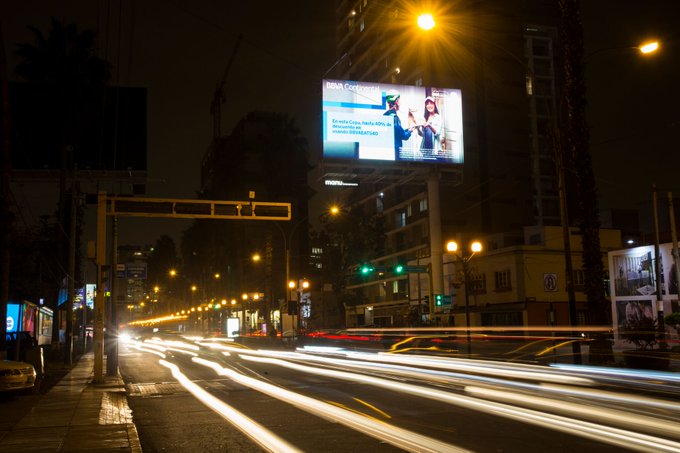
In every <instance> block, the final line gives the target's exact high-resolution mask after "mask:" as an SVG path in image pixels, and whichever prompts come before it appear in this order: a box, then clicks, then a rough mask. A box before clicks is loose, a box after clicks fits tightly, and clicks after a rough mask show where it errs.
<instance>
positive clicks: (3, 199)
mask: <svg viewBox="0 0 680 453" xmlns="http://www.w3.org/2000/svg"><path fill="white" fill-rule="evenodd" d="M2 36H3V35H2V28H0V99H1V100H2V113H1V115H2V124H1V125H0V138H1V139H2V170H1V171H2V173H1V174H0V320H2V322H0V360H2V359H5V358H6V354H7V352H6V349H7V347H6V345H7V340H6V333H7V323H6V322H5V319H7V302H9V265H10V253H9V241H10V235H11V232H12V222H13V220H14V219H13V215H12V212H11V211H10V208H9V206H10V190H11V189H10V185H9V178H10V174H11V166H12V154H11V141H10V118H9V83H8V82H7V64H6V60H5V46H4V41H3V37H2Z"/></svg>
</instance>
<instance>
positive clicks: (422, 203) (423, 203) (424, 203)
mask: <svg viewBox="0 0 680 453" xmlns="http://www.w3.org/2000/svg"><path fill="white" fill-rule="evenodd" d="M419 208H420V212H423V211H427V198H423V199H422V200H420V203H419Z"/></svg>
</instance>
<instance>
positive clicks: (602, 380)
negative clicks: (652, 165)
mask: <svg viewBox="0 0 680 453" xmlns="http://www.w3.org/2000/svg"><path fill="white" fill-rule="evenodd" d="M194 341H195V344H189V343H185V342H178V341H172V342H165V341H164V340H162V339H154V340H153V341H151V342H145V343H133V346H134V347H136V348H137V349H139V350H144V349H146V348H153V350H151V351H148V352H152V353H156V354H168V357H167V358H166V359H165V360H162V361H161V363H163V365H164V366H166V367H168V368H171V367H170V365H172V366H173V367H175V368H174V369H173V368H171V369H172V370H173V376H175V378H176V379H177V380H178V381H180V382H181V383H182V385H183V386H184V387H185V388H187V389H190V388H191V389H192V390H191V392H192V394H194V395H196V397H197V398H199V399H200V400H201V401H202V402H203V403H204V404H206V405H207V406H209V407H211V408H212V409H213V410H216V411H217V410H218V409H215V408H219V407H221V405H224V404H226V403H224V402H220V401H219V399H218V400H217V401H215V400H214V399H217V397H216V396H214V395H211V393H210V392H208V391H207V390H204V389H201V388H200V387H198V386H196V384H195V383H193V382H191V380H190V379H189V378H187V377H186V374H185V373H186V372H185V371H184V370H183V369H184V368H185V367H188V366H189V364H190V362H189V358H185V359H183V360H179V361H176V360H174V359H173V357H172V355H171V354H170V353H171V352H177V353H179V354H180V356H178V357H177V359H180V358H181V357H182V356H185V355H188V356H190V361H191V363H196V364H200V365H202V366H205V367H208V368H210V369H212V370H213V371H215V372H216V373H217V375H218V376H220V377H226V378H228V379H229V380H231V381H233V382H235V383H237V384H239V385H241V386H244V387H246V388H248V389H252V390H256V391H257V392H260V393H262V394H265V395H267V396H269V397H272V398H275V399H278V400H280V401H283V402H284V403H287V404H289V405H292V406H294V407H297V408H298V409H302V410H303V411H305V412H307V413H310V414H312V415H314V416H317V417H321V418H323V419H327V420H329V421H332V422H335V423H341V424H343V425H345V426H346V427H348V428H349V429H352V430H355V431H357V432H360V433H362V434H365V435H368V436H371V437H374V438H376V439H379V440H380V441H382V442H387V443H390V444H392V445H394V446H397V447H399V448H403V449H405V450H409V451H423V452H439V451H452V452H459V451H466V448H465V447H462V446H460V445H459V444H458V443H457V442H450V441H443V440H440V439H438V438H437V436H435V437H432V436H431V435H430V434H432V433H431V432H428V433H427V434H428V435H425V434H423V433H419V432H416V431H414V430H409V429H405V428H403V427H400V426H398V425H399V423H400V420H399V417H394V416H393V412H394V408H393V410H392V411H390V413H388V412H386V411H384V410H383V408H381V406H380V403H379V402H376V401H370V402H369V401H366V398H363V399H362V398H358V397H357V396H356V395H355V394H353V392H352V393H349V392H350V391H351V390H350V389H358V388H359V387H347V388H346V389H344V388H343V387H339V389H340V390H339V391H340V392H342V393H344V394H345V395H346V396H347V397H348V398H349V399H350V400H351V401H355V402H357V403H358V404H361V405H362V406H364V407H365V408H369V409H371V411H373V413H374V415H373V416H371V415H369V414H366V413H363V412H360V411H358V410H355V409H352V408H350V407H347V406H346V405H345V404H342V403H341V402H335V401H330V400H328V399H327V398H319V397H313V396H310V395H308V394H309V393H312V394H315V393H318V391H322V390H321V389H322V388H320V389H319V390H318V391H317V390H315V389H314V386H315V384H314V383H315V382H325V383H329V384H330V383H332V382H339V381H344V382H351V383H353V384H354V385H358V386H363V387H366V389H363V388H362V392H363V393H364V394H367V395H370V394H371V392H372V391H371V390H368V388H374V389H376V390H374V391H378V390H379V391H380V392H383V393H381V394H380V395H381V398H382V399H383V402H384V401H390V406H394V405H397V406H399V402H400V401H402V399H403V398H402V397H401V396H399V395H408V396H409V397H410V398H416V399H425V400H427V401H431V402H432V404H437V405H442V406H443V407H445V406H446V405H448V406H454V407H456V408H459V409H463V410H466V411H473V412H476V413H479V414H481V415H483V416H484V417H491V418H495V417H500V418H502V419H505V420H508V422H509V423H519V424H522V425H531V426H535V427H540V428H541V429H545V430H550V431H553V432H555V431H557V432H560V433H563V434H566V435H568V436H573V437H577V438H579V437H580V438H583V439H588V440H589V441H594V442H597V443H600V444H609V445H611V446H614V447H616V448H625V449H628V450H635V451H663V452H680V443H679V442H677V441H676V440H678V439H680V404H679V403H677V402H676V401H674V400H669V399H663V398H661V397H655V396H652V395H653V394H654V393H652V394H648V395H641V394H636V393H628V392H626V391H624V389H625V388H626V387H624V386H625V385H626V383H627V384H628V385H629V386H631V387H630V388H631V389H634V388H637V387H636V386H639V387H641V388H645V389H647V388H654V386H655V385H656V386H659V387H660V388H663V389H664V391H663V392H659V394H662V395H667V394H668V395H671V396H670V397H671V398H672V397H673V395H674V394H680V389H678V388H677V385H676V379H675V378H676V377H677V376H675V375H670V376H669V373H661V374H658V373H653V372H650V373H649V374H646V373H645V372H634V373H630V372H626V371H622V370H618V372H611V373H609V372H608V370H611V369H608V368H594V367H577V366H565V367H561V366H560V367H558V366H554V367H548V366H540V365H529V364H519V363H505V362H494V361H484V360H471V359H459V358H448V357H433V356H424V355H414V354H413V355H411V354H409V355H401V354H390V353H384V352H379V353H368V352H356V351H346V350H342V349H341V348H309V349H306V350H305V349H298V350H297V351H282V350H255V349H248V348H245V347H239V346H237V345H236V344H233V343H224V342H216V341H208V340H204V339H201V338H195V339H194ZM161 351H162V352H161ZM218 355H219V356H218ZM246 363H247V364H251V365H250V366H246V365H245V364H246ZM225 365H226V366H225ZM236 368H239V369H240V371H239V370H237V369H236ZM277 369H281V370H287V372H286V373H284V372H281V373H279V372H277V371H276V370H277ZM258 370H259V371H258ZM187 371H188V370H187ZM628 371H630V370H628ZM248 374H250V375H248ZM305 376H317V377H320V378H322V379H324V380H323V381H318V380H313V379H312V380H310V379H309V378H306V377H305ZM225 382H226V381H225ZM677 382H680V381H677ZM192 384H193V386H196V387H192ZM291 385H292V386H291ZM609 386H613V388H614V389H615V391H612V390H611V389H608V387H609ZM602 387H605V388H602ZM334 388H335V387H334ZM303 389H304V393H303V392H302V390H303ZM669 389H670V390H672V391H673V392H676V393H667V390H669ZM385 392H387V393H385ZM389 393H394V395H395V396H394V397H391V398H390V397H388V396H387V395H388V394H389ZM385 398H386V399H385ZM370 399H371V398H370V397H369V400H370ZM205 401H209V403H207V402H205ZM351 401H350V402H351ZM227 406H228V405H227ZM232 410H234V409H233V408H232ZM451 413H452V414H453V413H457V412H451ZM375 414H382V415H380V416H379V415H375ZM221 415H222V416H223V417H224V418H225V419H227V420H229V421H230V422H231V423H234V424H235V426H236V422H235V421H234V420H232V418H233V417H232V418H229V417H226V416H224V415H223V414H221ZM241 415H243V414H241ZM376 416H377V417H378V418H381V419H380V420H378V419H376V418H374V417H376ZM383 419H384V420H383ZM386 420H390V422H389V423H387V422H386ZM445 425H448V424H445ZM238 427H239V429H241V430H244V432H245V430H247V429H250V428H244V425H241V426H238ZM248 435H249V436H250V437H251V438H253V435H255V436H256V437H258V436H259V435H260V434H253V433H252V432H251V433H249V434H248ZM440 435H445V433H444V432H443V431H440ZM593 445H596V444H595V443H594V444H593ZM290 448H296V447H293V446H290ZM499 448H500V446H499ZM271 451H274V450H271Z"/></svg>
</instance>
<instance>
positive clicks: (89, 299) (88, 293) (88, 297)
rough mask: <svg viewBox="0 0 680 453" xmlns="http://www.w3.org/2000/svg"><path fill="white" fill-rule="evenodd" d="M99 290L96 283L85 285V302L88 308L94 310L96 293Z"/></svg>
mask: <svg viewBox="0 0 680 453" xmlns="http://www.w3.org/2000/svg"><path fill="white" fill-rule="evenodd" d="M96 292H97V285H96V284H94V283H87V284H86V285H85V303H86V304H87V308H90V309H92V310H94V295H95V293H96Z"/></svg>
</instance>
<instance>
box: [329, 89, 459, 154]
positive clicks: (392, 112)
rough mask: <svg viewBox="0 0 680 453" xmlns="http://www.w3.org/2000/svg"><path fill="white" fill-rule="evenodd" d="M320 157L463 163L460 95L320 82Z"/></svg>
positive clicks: (444, 90)
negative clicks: (321, 118) (321, 120)
mask: <svg viewBox="0 0 680 453" xmlns="http://www.w3.org/2000/svg"><path fill="white" fill-rule="evenodd" d="M322 111H323V113H322V115H323V125H322V127H323V157H324V158H330V159H358V160H382V161H411V162H436V163H450V164H462V163H463V104H462V96H461V91H460V90H457V89H450V88H434V87H422V86H420V87H417V86H407V85H391V84H386V83H369V82H353V81H342V80H323V87H322Z"/></svg>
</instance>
